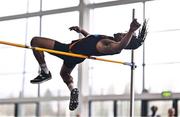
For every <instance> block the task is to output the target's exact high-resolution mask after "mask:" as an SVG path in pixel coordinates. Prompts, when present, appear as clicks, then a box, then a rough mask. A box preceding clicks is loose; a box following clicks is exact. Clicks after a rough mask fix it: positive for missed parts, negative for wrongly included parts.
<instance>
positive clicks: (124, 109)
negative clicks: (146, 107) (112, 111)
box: [117, 101, 141, 117]
mask: <svg viewBox="0 0 180 117" xmlns="http://www.w3.org/2000/svg"><path fill="white" fill-rule="evenodd" d="M117 106H118V107H117V113H118V117H127V116H130V115H129V113H130V103H129V101H118V103H117ZM134 115H135V117H140V115H141V101H135V102H134Z"/></svg>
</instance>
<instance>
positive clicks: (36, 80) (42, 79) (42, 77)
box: [30, 71, 52, 84]
mask: <svg viewBox="0 0 180 117" xmlns="http://www.w3.org/2000/svg"><path fill="white" fill-rule="evenodd" d="M51 78H52V77H51V72H49V73H48V74H46V73H45V72H44V71H41V73H40V74H39V75H38V76H37V77H36V78H34V79H33V80H31V81H30V82H31V83H32V84H39V83H42V82H45V81H47V80H50V79H51Z"/></svg>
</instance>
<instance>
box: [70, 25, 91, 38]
mask: <svg viewBox="0 0 180 117" xmlns="http://www.w3.org/2000/svg"><path fill="white" fill-rule="evenodd" d="M69 29H70V30H74V31H76V32H77V33H81V34H82V35H84V36H85V37H86V36H88V35H89V33H88V32H87V31H85V30H84V29H81V28H80V27H78V26H72V27H70V28H69Z"/></svg>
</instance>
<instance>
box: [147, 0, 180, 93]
mask: <svg viewBox="0 0 180 117" xmlns="http://www.w3.org/2000/svg"><path fill="white" fill-rule="evenodd" d="M179 3H180V1H178V0H174V1H173V2H172V1H170V0H166V1H164V0H158V1H151V2H147V3H146V17H147V18H148V19H149V22H148V26H149V27H148V29H149V33H148V36H147V39H146V64H147V66H146V88H147V89H149V91H150V92H162V91H164V90H170V91H172V92H179V91H180V87H178V86H179V85H178V83H177V82H178V81H179V78H178V76H179V71H178V69H179V68H180V65H179V59H180V56H179V54H178V53H177V50H179V49H180V47H179V46H178V44H179V43H180V41H179V33H180V25H179V20H180V15H179V13H178V11H179V10H180V8H179V7H178V5H177V4H179ZM169 6H173V7H172V8H170V9H167V7H169ZM178 9H179V10H178ZM159 82H161V85H160V84H159ZM175 86H176V87H175Z"/></svg>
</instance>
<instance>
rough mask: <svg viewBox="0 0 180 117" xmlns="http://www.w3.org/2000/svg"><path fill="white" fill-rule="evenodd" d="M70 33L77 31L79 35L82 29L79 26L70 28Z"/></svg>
mask: <svg viewBox="0 0 180 117" xmlns="http://www.w3.org/2000/svg"><path fill="white" fill-rule="evenodd" d="M69 30H70V31H72V30H74V31H76V32H77V33H81V29H80V28H79V27H78V26H72V27H70V28H69Z"/></svg>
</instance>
